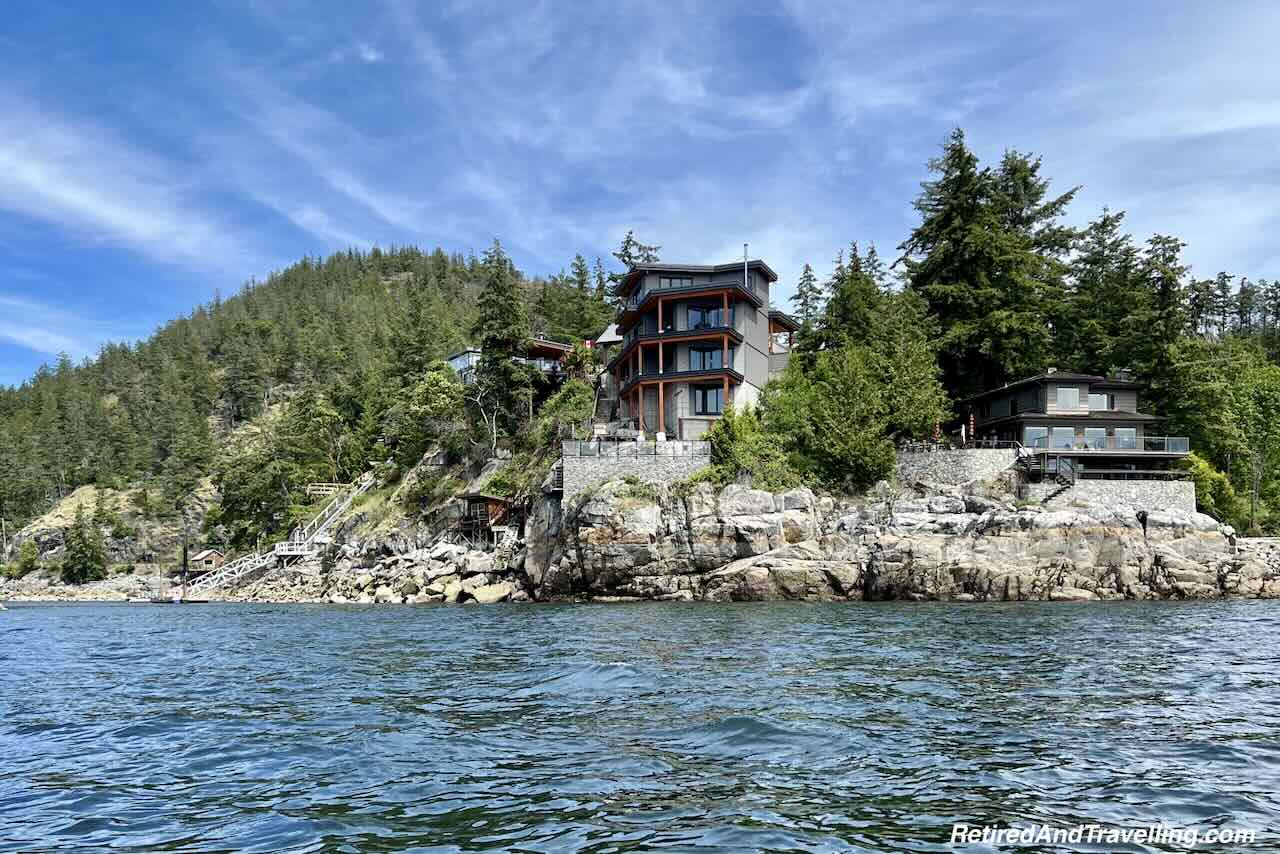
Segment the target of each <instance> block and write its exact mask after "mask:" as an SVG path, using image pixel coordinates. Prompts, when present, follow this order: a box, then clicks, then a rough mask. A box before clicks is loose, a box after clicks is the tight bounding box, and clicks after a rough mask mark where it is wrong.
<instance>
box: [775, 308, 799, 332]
mask: <svg viewBox="0 0 1280 854" xmlns="http://www.w3.org/2000/svg"><path fill="white" fill-rule="evenodd" d="M769 319H770V320H772V321H773V322H774V323H777V324H778V325H779V326H781V327H783V328H784V329H788V330H790V331H792V332H795V331H797V330H798V329H799V328H800V321H798V320H796V319H795V318H794V317H792V316H791V315H789V314H787V313H786V312H785V311H781V310H780V309H776V308H771V309H769Z"/></svg>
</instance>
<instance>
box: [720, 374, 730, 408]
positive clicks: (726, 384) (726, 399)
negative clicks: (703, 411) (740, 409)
mask: <svg viewBox="0 0 1280 854" xmlns="http://www.w3.org/2000/svg"><path fill="white" fill-rule="evenodd" d="M728 405H729V376H728V374H726V375H725V378H724V397H723V398H722V399H721V400H720V412H721V414H723V413H724V410H725V407H727V406H728Z"/></svg>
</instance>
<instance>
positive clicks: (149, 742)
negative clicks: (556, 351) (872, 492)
mask: <svg viewBox="0 0 1280 854" xmlns="http://www.w3.org/2000/svg"><path fill="white" fill-rule="evenodd" d="M1278 658H1280V603H1277V604H1270V603H1254V602H1239V603H1195V604H1190V603H1188V604H1178V603H1146V604H1140V603H1132V604H1123V603H1122V604H1111V605H1098V604H1086V605H1071V604H1052V605H1050V604H1020V605H990V606H988V605H983V606H957V605H950V606H948V605H912V604H905V603H903V604H884V605H870V604H866V605H863V604H852V605H851V604H840V605H816V604H803V603H782V604H776V605H765V604H744V605H702V604H690V605H684V604H676V603H667V604H653V605H630V606H493V607H422V608H411V607H381V608H376V607H374V608H355V607H322V606H316V607H309V606H287V607H285V606H253V605H190V606H181V607H177V606H136V605H135V606H126V605H47V606H44V605H26V606H21V605H16V606H12V607H11V609H10V610H9V611H8V612H5V613H0V850H22V851H46V850H76V851H100V850H103V849H106V848H113V849H115V850H122V851H264V852H282V851H353V852H355V851H405V850H426V849H435V850H482V849H505V850H512V849H514V850H523V851H568V850H591V851H620V850H643V849H654V848H669V849H674V850H690V849H695V848H696V849H718V850H723V851H741V850H753V849H754V850H785V851H828V850H830V851H841V850H865V851H940V850H949V846H948V844H947V843H948V840H949V838H950V829H951V825H952V823H953V822H956V821H967V822H970V823H978V824H982V823H1002V824H1007V823H1028V822H1047V823H1050V824H1054V825H1070V824H1075V823H1078V822H1098V823H1102V824H1105V825H1109V826H1119V827H1129V826H1139V825H1146V824H1149V823H1153V822H1155V823H1165V824H1172V825H1177V826H1195V827H1199V828H1211V827H1222V826H1232V827H1239V828H1253V829H1255V830H1258V831H1260V832H1263V834H1264V835H1263V838H1262V839H1261V840H1260V844H1259V845H1258V846H1256V847H1255V848H1253V849H1252V850H1273V851H1274V850H1280V842H1278V841H1277V837H1276V836H1274V835H1272V832H1273V831H1274V830H1276V829H1277V827H1280V666H1278V665H1280V660H1278ZM972 850H981V849H980V848H976V849H972ZM1020 850H1024V851H1025V850H1037V849H1026V848H1023V849H1020ZM1093 850H1117V849H1114V846H1113V847H1112V849H1104V848H1102V847H1098V848H1095V849H1093ZM1118 850H1178V849H1176V848H1174V847H1168V846H1167V847H1160V846H1155V847H1151V848H1146V849H1143V848H1140V847H1136V846H1131V847H1129V848H1125V849H1118ZM1199 850H1219V851H1221V850H1227V849H1226V848H1223V847H1216V848H1211V849H1210V848H1204V847H1203V846H1202V848H1201V849H1199Z"/></svg>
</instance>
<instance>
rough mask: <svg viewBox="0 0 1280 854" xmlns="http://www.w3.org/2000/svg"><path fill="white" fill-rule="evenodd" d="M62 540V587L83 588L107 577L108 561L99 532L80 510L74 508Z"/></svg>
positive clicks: (82, 508) (82, 510) (82, 509)
mask: <svg viewBox="0 0 1280 854" xmlns="http://www.w3.org/2000/svg"><path fill="white" fill-rule="evenodd" d="M64 538H65V540H66V552H65V554H64V555H63V558H62V581H63V583H64V584H84V583H86V582H89V581H97V580H99V579H102V578H106V577H107V557H106V550H105V549H104V547H103V544H102V532H101V531H100V530H98V527H97V526H96V525H94V524H92V522H91V521H90V520H89V519H87V518H86V517H85V514H84V507H83V506H77V507H76V515H75V519H74V520H73V521H72V523H71V527H70V528H68V529H67V530H66V531H65V532H64Z"/></svg>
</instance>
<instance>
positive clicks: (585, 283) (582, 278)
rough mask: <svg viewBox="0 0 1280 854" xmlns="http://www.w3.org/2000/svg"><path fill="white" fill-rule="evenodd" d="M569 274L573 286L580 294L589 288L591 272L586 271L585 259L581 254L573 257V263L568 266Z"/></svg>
mask: <svg viewBox="0 0 1280 854" xmlns="http://www.w3.org/2000/svg"><path fill="white" fill-rule="evenodd" d="M569 271H570V274H571V275H572V277H573V284H574V286H575V287H576V288H577V289H578V290H579V291H580V292H581V291H586V290H587V289H588V288H589V287H590V286H591V271H590V270H588V269H587V259H586V258H583V257H582V255H581V254H578V255H574V256H573V263H572V264H571V265H570V266H569Z"/></svg>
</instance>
